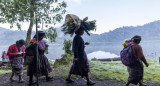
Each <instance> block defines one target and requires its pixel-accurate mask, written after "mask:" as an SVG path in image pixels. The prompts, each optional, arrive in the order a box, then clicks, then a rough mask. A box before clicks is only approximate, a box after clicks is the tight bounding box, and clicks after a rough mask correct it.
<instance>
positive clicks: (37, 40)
mask: <svg viewBox="0 0 160 86" xmlns="http://www.w3.org/2000/svg"><path fill="white" fill-rule="evenodd" d="M37 22H38V21H37V18H36V42H37V47H36V56H37V57H36V58H37V71H36V72H37V76H36V79H37V86H39V81H38V74H39V72H38V69H39V68H38V67H39V64H38V62H39V61H38V24H37Z"/></svg>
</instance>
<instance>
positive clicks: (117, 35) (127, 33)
mask: <svg viewBox="0 0 160 86" xmlns="http://www.w3.org/2000/svg"><path fill="white" fill-rule="evenodd" d="M134 35H140V36H142V40H145V41H147V40H160V20H159V21H154V22H151V23H148V24H145V25H143V26H136V27H133V26H127V27H120V28H117V29H115V30H113V31H110V32H107V33H103V34H100V35H97V34H92V35H91V36H90V37H88V36H85V37H84V39H86V40H88V41H91V42H119V41H124V40H125V39H129V38H131V37H133V36H134Z"/></svg>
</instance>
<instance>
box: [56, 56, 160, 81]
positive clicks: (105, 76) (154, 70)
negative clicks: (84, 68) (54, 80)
mask: <svg viewBox="0 0 160 86" xmlns="http://www.w3.org/2000/svg"><path fill="white" fill-rule="evenodd" d="M147 61H148V63H149V67H145V66H144V80H143V81H144V82H147V81H152V83H159V81H160V73H159V71H160V65H159V64H158V62H157V61H156V60H150V59H147ZM70 66H71V65H69V66H68V65H63V66H59V67H58V68H55V69H54V70H55V71H56V76H59V77H63V78H65V77H66V76H67V75H68V72H69V69H70ZM90 70H91V73H90V77H91V78H96V79H99V80H116V81H121V82H126V81H127V79H128V72H127V67H126V66H124V65H123V64H122V63H121V61H112V62H100V61H90ZM57 72H58V73H57Z"/></svg>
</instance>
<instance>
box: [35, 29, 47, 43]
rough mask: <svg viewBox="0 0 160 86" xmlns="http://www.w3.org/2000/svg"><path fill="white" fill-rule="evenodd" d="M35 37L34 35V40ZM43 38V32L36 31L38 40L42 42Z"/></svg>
mask: <svg viewBox="0 0 160 86" xmlns="http://www.w3.org/2000/svg"><path fill="white" fill-rule="evenodd" d="M36 36H37V35H34V38H36ZM44 36H45V32H43V31H38V40H39V41H40V40H42V39H43V38H44Z"/></svg>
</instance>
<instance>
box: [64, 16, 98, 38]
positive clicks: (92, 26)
mask: <svg viewBox="0 0 160 86" xmlns="http://www.w3.org/2000/svg"><path fill="white" fill-rule="evenodd" d="M81 25H82V26H83V27H84V28H85V32H86V33H87V34H88V35H90V34H89V32H88V31H93V30H96V20H93V21H82V22H81ZM76 28H77V25H76V24H75V23H74V21H73V19H70V20H69V21H68V22H66V23H64V24H63V25H62V32H64V34H65V35H66V34H73V33H74V31H75V29H76Z"/></svg>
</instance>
